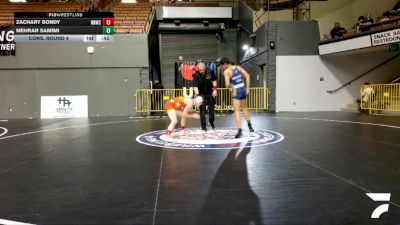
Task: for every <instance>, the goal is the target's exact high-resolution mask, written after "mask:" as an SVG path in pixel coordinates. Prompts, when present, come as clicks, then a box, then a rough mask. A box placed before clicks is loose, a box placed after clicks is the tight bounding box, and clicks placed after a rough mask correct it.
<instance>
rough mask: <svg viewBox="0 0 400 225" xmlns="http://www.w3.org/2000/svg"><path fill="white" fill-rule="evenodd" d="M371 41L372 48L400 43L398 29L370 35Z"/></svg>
mask: <svg viewBox="0 0 400 225" xmlns="http://www.w3.org/2000/svg"><path fill="white" fill-rule="evenodd" d="M371 39H372V46H378V45H386V44H391V43H396V42H400V29H396V30H390V31H386V32H381V33H376V34H372V35H371Z"/></svg>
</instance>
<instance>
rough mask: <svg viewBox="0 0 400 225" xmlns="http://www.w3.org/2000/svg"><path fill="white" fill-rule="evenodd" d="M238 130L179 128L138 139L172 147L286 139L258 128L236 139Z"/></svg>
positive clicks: (210, 146)
mask: <svg viewBox="0 0 400 225" xmlns="http://www.w3.org/2000/svg"><path fill="white" fill-rule="evenodd" d="M236 132H237V130H236V128H217V129H215V130H210V131H202V130H200V129H197V128H188V129H186V130H185V131H184V132H183V131H180V130H177V131H175V132H174V133H172V135H171V137H169V136H167V135H165V131H164V130H162V131H153V132H149V133H145V134H142V135H140V136H138V137H137V138H136V141H137V142H139V143H141V144H144V145H149V146H155V147H160V148H171V149H231V148H241V147H250V146H251V147H257V146H263V145H269V144H275V143H277V142H280V141H282V140H283V139H284V136H283V135H282V134H280V133H277V132H274V131H269V130H257V131H255V132H253V133H250V132H246V131H244V132H243V136H242V137H241V138H238V139H236V138H235V135H236Z"/></svg>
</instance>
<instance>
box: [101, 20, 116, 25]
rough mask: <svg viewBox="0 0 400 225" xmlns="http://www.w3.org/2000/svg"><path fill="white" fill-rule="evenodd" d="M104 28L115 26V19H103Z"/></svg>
mask: <svg viewBox="0 0 400 225" xmlns="http://www.w3.org/2000/svg"><path fill="white" fill-rule="evenodd" d="M103 26H114V18H103Z"/></svg>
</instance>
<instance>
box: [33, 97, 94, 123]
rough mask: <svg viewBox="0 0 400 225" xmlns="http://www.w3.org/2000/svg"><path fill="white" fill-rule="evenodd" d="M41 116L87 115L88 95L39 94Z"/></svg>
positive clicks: (69, 116)
mask: <svg viewBox="0 0 400 225" xmlns="http://www.w3.org/2000/svg"><path fill="white" fill-rule="evenodd" d="M40 104H41V106H40V109H41V111H40V117H41V118H73V117H88V96H87V95H73V96H41V101H40Z"/></svg>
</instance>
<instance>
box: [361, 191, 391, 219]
mask: <svg viewBox="0 0 400 225" xmlns="http://www.w3.org/2000/svg"><path fill="white" fill-rule="evenodd" d="M366 195H367V196H368V197H370V198H371V199H372V200H374V201H375V202H389V201H390V193H367V194H366ZM388 211H389V204H383V205H380V206H378V207H377V208H376V209H375V210H374V211H373V212H372V215H371V219H378V218H379V217H380V216H381V215H382V214H383V213H385V212H388Z"/></svg>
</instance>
